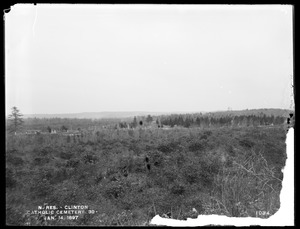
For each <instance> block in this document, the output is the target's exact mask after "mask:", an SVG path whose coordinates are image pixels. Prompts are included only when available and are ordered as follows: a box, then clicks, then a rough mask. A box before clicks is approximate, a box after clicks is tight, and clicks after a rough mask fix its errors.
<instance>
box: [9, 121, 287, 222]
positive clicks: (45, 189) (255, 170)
mask: <svg viewBox="0 0 300 229" xmlns="http://www.w3.org/2000/svg"><path fill="white" fill-rule="evenodd" d="M285 138H286V130H285V129H284V128H283V126H281V125H278V126H270V127H234V128H233V127H221V128H170V129H167V130H166V129H141V128H136V129H103V130H100V131H98V132H97V133H94V134H93V133H87V134H84V135H80V136H72V137H70V136H59V135H17V136H8V137H7V141H6V142H7V146H6V148H7V151H6V190H7V192H6V215H7V219H6V220H7V224H10V225H147V224H148V222H149V220H150V219H151V218H152V217H153V216H154V215H155V214H159V215H161V216H164V217H170V218H174V219H186V218H187V217H196V216H197V215H198V214H222V215H227V216H236V217H244V216H252V217H257V212H258V211H265V212H267V214H266V215H261V216H259V217H269V216H270V215H273V214H274V213H275V212H276V211H277V210H278V209H279V208H280V200H279V194H280V190H281V181H282V179H283V175H282V172H281V169H282V168H284V165H285V160H286V148H285V147H286V146H285ZM44 203H48V205H52V206H65V205H85V206H88V207H89V209H93V210H95V211H97V213H95V214H79V216H78V218H77V219H76V220H66V219H63V220H46V221H43V220H41V219H40V218H39V217H38V215H29V214H25V213H26V212H27V211H28V210H33V209H36V208H37V206H40V205H43V204H44ZM54 215H55V214H54Z"/></svg>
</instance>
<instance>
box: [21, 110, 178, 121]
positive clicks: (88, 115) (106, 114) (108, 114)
mask: <svg viewBox="0 0 300 229" xmlns="http://www.w3.org/2000/svg"><path fill="white" fill-rule="evenodd" d="M171 113H172V112H146V111H124V112H113V111H103V112H81V113H66V114H24V116H23V118H78V119H84V118H85V119H109V118H130V117H134V116H145V115H163V114H171Z"/></svg>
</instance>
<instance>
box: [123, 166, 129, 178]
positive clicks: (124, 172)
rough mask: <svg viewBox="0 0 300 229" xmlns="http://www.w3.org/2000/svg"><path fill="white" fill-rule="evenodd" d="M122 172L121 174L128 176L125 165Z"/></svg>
mask: <svg viewBox="0 0 300 229" xmlns="http://www.w3.org/2000/svg"><path fill="white" fill-rule="evenodd" d="M122 173H123V176H124V177H127V176H128V171H127V166H125V167H124V168H123V169H122Z"/></svg>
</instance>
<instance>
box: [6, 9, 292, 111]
mask: <svg viewBox="0 0 300 229" xmlns="http://www.w3.org/2000/svg"><path fill="white" fill-rule="evenodd" d="M292 17H293V8H292V6H289V5H101V4H98V5H92V4H91V5H87V4H86V5H79V4H37V5H33V4H16V5H14V6H12V7H11V10H10V12H9V13H7V14H5V15H4V22H5V103H6V113H9V112H10V110H11V107H13V106H16V107H18V108H19V109H20V111H21V112H22V113H23V114H46V113H48V114H57V113H77V112H101V111H152V112H176V111H180V112H183V111H184V112H202V111H217V110H227V109H228V108H231V109H232V110H242V109H258V108H282V109H294V107H293V96H292V95H293V94H292V83H293V31H292V28H293V26H292V23H293V20H292Z"/></svg>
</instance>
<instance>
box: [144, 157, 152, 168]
mask: <svg viewBox="0 0 300 229" xmlns="http://www.w3.org/2000/svg"><path fill="white" fill-rule="evenodd" d="M145 161H146V167H147V170H148V171H149V172H150V169H151V165H150V163H149V157H148V156H146V158H145Z"/></svg>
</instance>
